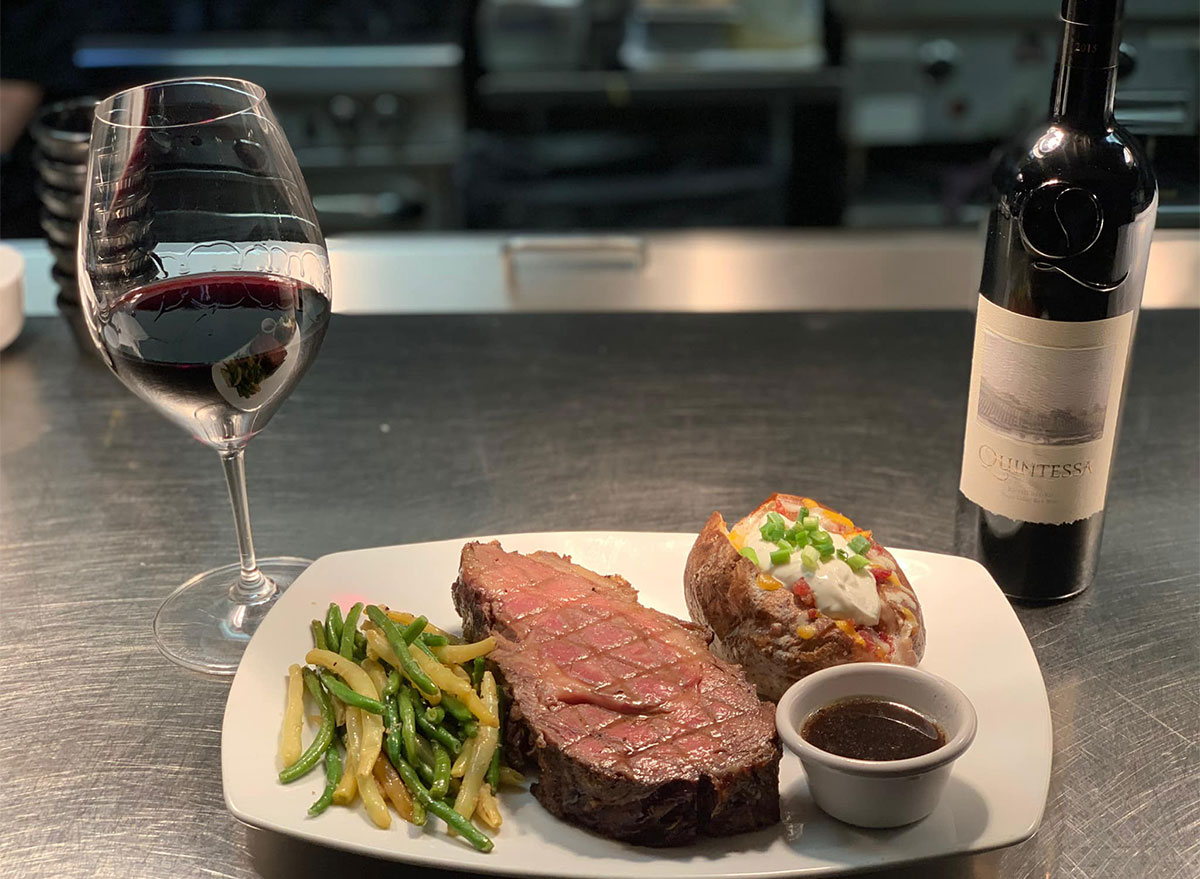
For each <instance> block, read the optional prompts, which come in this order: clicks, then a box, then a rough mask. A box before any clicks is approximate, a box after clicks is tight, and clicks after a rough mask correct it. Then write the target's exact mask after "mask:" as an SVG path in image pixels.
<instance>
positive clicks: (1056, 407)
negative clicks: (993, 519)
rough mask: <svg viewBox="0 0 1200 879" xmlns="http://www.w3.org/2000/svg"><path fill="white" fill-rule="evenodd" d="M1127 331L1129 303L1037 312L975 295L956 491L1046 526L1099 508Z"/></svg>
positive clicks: (1109, 459)
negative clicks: (1113, 311)
mask: <svg viewBox="0 0 1200 879" xmlns="http://www.w3.org/2000/svg"><path fill="white" fill-rule="evenodd" d="M1132 334H1133V312H1132V311H1130V312H1126V313H1125V314H1122V315H1118V316H1117V317H1111V318H1107V319H1106V320H1097V321H1083V322H1078V323H1075V322H1065V321H1049V320H1038V319H1037V318H1032V317H1027V316H1025V315H1023V314H1015V313H1013V312H1011V311H1008V310H1007V309H1004V308H1001V307H1000V306H998V305H996V304H994V303H993V302H991V301H989V300H988V299H987V298H986V297H984V296H982V295H981V296H980V297H979V314H978V317H977V319H976V323H975V350H974V354H973V357H972V361H971V391H970V397H969V398H968V404H967V432H966V438H965V441H964V444H963V466H962V478H961V480H960V481H959V490H960V491H962V493H963V494H964V495H966V496H967V498H968V499H970V500H971V501H973V502H974V503H976V504H978V505H979V506H981V507H983V508H984V509H985V510H988V511H989V512H992V513H997V514H999V515H1001V516H1007V517H1008V518H1010V519H1019V520H1021V521H1023V522H1036V523H1039V524H1044V525H1062V524H1064V523H1067V522H1074V521H1076V520H1078V519H1086V518H1087V517H1089V516H1092V515H1094V514H1095V513H1098V512H1100V510H1102V509H1104V496H1105V493H1106V492H1107V490H1108V471H1109V465H1110V463H1111V462H1112V453H1113V440H1114V435H1115V434H1116V430H1117V417H1118V415H1119V410H1120V407H1121V388H1122V385H1123V384H1124V382H1125V365H1126V363H1127V362H1128V357H1129V345H1130V341H1131V337H1132Z"/></svg>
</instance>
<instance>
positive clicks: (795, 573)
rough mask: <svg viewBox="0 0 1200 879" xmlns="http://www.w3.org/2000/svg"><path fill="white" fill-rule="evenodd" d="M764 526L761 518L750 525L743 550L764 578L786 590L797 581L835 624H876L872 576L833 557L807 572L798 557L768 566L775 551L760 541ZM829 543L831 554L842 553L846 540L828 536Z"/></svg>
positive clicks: (876, 596)
mask: <svg viewBox="0 0 1200 879" xmlns="http://www.w3.org/2000/svg"><path fill="white" fill-rule="evenodd" d="M784 521H785V522H787V527H788V528H791V527H792V526H793V525H795V524H796V523H795V522H794V521H791V520H789V519H788V518H787V517H786V516H785V517H784ZM766 522H767V517H766V516H765V515H764V516H763V517H762V518H761V519H759V520H758V521H756V522H755V523H754V527H753V529H752V530H751V532H750V533H749V534H747V535H746V542H745V544H744V545H745V546H746V547H749V548H750V549H753V550H754V554H755V555H756V556H757V557H758V567H759V570H761V571H762V572H763V573H765V574H770V575H771V576H772V577H774V578H775V579H777V580H779V581H780V582H781V583H783V585H784V586H786V587H788V588H789V589H790V588H791V587H792V586H794V585H795V584H796V581H798V580H799V579H800V578H801V577H803V578H804V581H805V582H806V583H807V584H808V586H809V588H810V589H812V593H813V602H814V603H815V604H816V606H817V610H819V611H820V612H821V613H823V614H825V616H827V617H830V618H832V619H835V620H850V621H852V622H855V623H858V624H859V625H864V626H874V625H876V624H877V623H878V622H879V612H880V609H881V603H880V601H879V587H878V586H877V585H876V583H875V576H874V575H873V574H872V573H871V572H870V571H868V570H866V569H865V568H864V569H863V570H861V571H855V570H854V569H853V568H851V567H850V566H849V565H848V564H846V563H845V562H844V561H842V560H841V559H839V558H837V556H836V555H835V556H834V557H833V558H831V559H829V560H828V561H821V562H819V563H818V564H817V566H816V568H815V569H814V568H808V567H806V566H805V565H804V563H803V562H802V561H801V560H800V553H798V552H796V553H792V557H791V559H790V560H789V561H788V562H786V563H785V564H782V565H774V564H772V563H771V553H772V552H773V551H774V550H776V549H778V547H777V546H776V545H775V544H773V543H768V542H767V541H765V540H763V539H762V534H761V532H760V530H759V529H761V528H762V526H763V525H765V524H766ZM829 536H830V537H831V538H832V539H833V546H834V549H835V550H839V549H841V550H846V546H847V543H846V539H845V538H844V537H842V535H840V534H836V533H834V532H832V531H831V532H829Z"/></svg>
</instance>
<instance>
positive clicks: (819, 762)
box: [775, 662, 977, 827]
mask: <svg viewBox="0 0 1200 879" xmlns="http://www.w3.org/2000/svg"><path fill="white" fill-rule="evenodd" d="M856 696H875V697H877V698H881V699H887V700H889V701H892V702H899V703H901V704H902V705H907V706H908V707H909V708H912V709H913V710H915V711H918V712H920V713H921V714H924V715H925V716H926V717H928V718H930V719H932V720H934V721H935V722H936V723H937V725H938V726H940V727H941V728H942V731H943V732H945V734H946V744H944V745H943V746H942V747H940V748H938V749H937V750H935V751H931V752H930V753H928V754H923V755H921V756H919V757H908V758H906V759H904V760H855V759H853V758H850V757H841V756H838V755H837V754H831V753H829V752H828V751H822V750H821V749H820V748H818V747H816V746H815V745H811V744H809V743H808V742H807V741H805V740H804V739H803V738H801V736H800V728H801V727H802V726H803V725H804V721H805V720H806V719H807V718H808V717H809V715H811V714H812V713H813V712H814V711H816V710H817V709H819V708H823V707H825V706H826V705H828V704H829V703H830V702H836V701H839V700H841V699H849V698H853V697H856ZM976 723H977V721H976V717H975V709H974V707H973V706H972V705H971V702H970V700H969V699H967V697H966V696H965V695H963V692H962V691H961V690H960V689H958V687H956V686H954V685H953V684H951V683H950V682H949V681H947V680H945V679H944V678H940V677H938V676H937V675H935V674H930V673H929V672H927V671H922V670H921V669H918V668H909V667H907V666H903V665H889V664H887V663H882V662H856V663H850V664H848V665H838V666H834V667H832V668H826V669H822V670H821V671H818V672H815V673H813V674H811V675H809V676H808V677H805V678H802V679H801V680H799V681H797V682H796V683H794V684H792V686H791V687H789V688H788V690H787V692H785V693H784V694H783V696H782V697H781V698H780V700H779V703H778V705H777V706H776V708H775V726H776V727H777V728H778V730H779V736H780V738H782V739H783V743H784V745H785V746H786V747H787V749H788V750H789V751H791V752H792V753H794V754H795V755H796V756H797V757H799V758H800V763H801V764H802V765H803V766H804V773H805V775H807V776H808V790H809V793H810V794H811V795H812V798H813V801H814V802H816V804H817V805H818V806H820V807H821V809H823V810H824V811H825V812H827V813H829V814H830V815H832V816H833V817H834V818H837V819H838V820H839V821H845V822H846V823H847V824H854V825H857V826H859V827H899V826H901V825H903V824H911V823H912V822H914V821H919V820H921V819H922V818H924V817H925V816H926V815H928V814H929V813H930V812H932V811H933V809H934V806H936V805H937V801H938V798H939V797H940V796H941V794H942V789H943V788H944V787H945V786H946V780H947V779H948V778H949V777H950V768H951V765H952V764H953V763H954V761H955V760H956V759H958V757H959V756H960V755H961V754H962V753H963V752H964V751H966V750H967V748H968V747H970V745H971V742H972V741H973V740H974V738H975V727H976Z"/></svg>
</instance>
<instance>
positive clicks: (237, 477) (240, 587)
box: [221, 446, 275, 604]
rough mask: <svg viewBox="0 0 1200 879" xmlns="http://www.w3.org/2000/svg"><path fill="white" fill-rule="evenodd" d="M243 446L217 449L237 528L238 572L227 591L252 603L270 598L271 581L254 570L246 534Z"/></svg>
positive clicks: (251, 543)
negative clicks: (239, 562) (240, 566)
mask: <svg viewBox="0 0 1200 879" xmlns="http://www.w3.org/2000/svg"><path fill="white" fill-rule="evenodd" d="M245 454H246V449H245V447H244V446H242V447H239V448H237V449H233V450H231V451H223V452H221V464H222V465H223V466H224V468H225V482H226V484H227V485H228V486H229V502H230V504H232V505H233V525H234V529H235V530H236V531H237V541H238V558H239V559H240V560H241V564H242V573H241V576H239V577H238V580H237V582H236V583H235V584H234V585H233V588H232V589H231V590H230V595H229V597H230V598H231V599H232V600H233V601H234V602H236V603H238V604H253V603H255V602H259V601H262V600H263V599H265V598H268V597H270V596H271V595H272V594H273V593H274V592H275V584H274V583H273V582H271V579H270V578H269V577H267V576H266V575H264V574H263V572H262V571H260V570H259V569H258V561H257V559H256V558H255V557H254V538H253V537H252V536H251V534H250V500H249V498H248V497H247V496H246V457H245Z"/></svg>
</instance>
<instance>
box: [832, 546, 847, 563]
mask: <svg viewBox="0 0 1200 879" xmlns="http://www.w3.org/2000/svg"><path fill="white" fill-rule="evenodd" d="M835 555H836V556H837V557H838V558H839V559H841V560H842V561H845V560H846V559H847V558H848V557H849V554H848V553H847V552H846V550H844V549H839V550H837V552H836V553H835Z"/></svg>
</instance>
